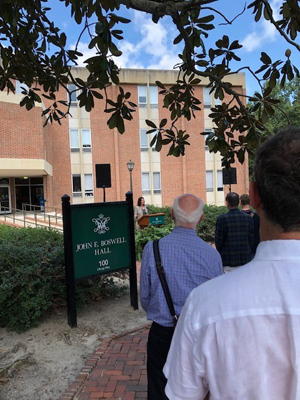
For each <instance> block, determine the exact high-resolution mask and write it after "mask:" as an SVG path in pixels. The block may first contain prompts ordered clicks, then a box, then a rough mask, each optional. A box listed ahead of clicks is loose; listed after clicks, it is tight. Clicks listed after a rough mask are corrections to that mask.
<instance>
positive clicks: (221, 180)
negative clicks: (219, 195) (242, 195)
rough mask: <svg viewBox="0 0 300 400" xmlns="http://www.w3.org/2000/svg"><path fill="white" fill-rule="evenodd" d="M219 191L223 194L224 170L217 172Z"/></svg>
mask: <svg viewBox="0 0 300 400" xmlns="http://www.w3.org/2000/svg"><path fill="white" fill-rule="evenodd" d="M217 185H218V186H217V190H218V192H223V190H224V188H223V173H222V170H218V171H217Z"/></svg>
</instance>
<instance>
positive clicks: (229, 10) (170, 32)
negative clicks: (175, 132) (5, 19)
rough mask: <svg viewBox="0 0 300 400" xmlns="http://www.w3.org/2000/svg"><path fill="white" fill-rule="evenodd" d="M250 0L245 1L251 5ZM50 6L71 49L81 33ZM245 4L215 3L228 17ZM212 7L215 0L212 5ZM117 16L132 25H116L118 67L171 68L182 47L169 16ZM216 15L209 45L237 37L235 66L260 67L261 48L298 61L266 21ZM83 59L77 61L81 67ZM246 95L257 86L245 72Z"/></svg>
mask: <svg viewBox="0 0 300 400" xmlns="http://www.w3.org/2000/svg"><path fill="white" fill-rule="evenodd" d="M250 3H251V1H248V4H250ZM48 4H49V6H50V7H51V8H52V12H51V14H52V18H53V19H54V20H55V22H56V23H57V25H58V26H59V27H61V29H62V30H64V31H65V33H66V34H67V37H68V47H69V48H74V45H75V43H76V41H77V38H78V35H79V33H80V28H79V27H78V26H77V25H76V23H75V22H74V21H72V19H71V17H70V10H69V9H66V8H65V7H64V6H63V5H62V4H61V3H60V2H59V1H58V0H49V2H48ZM245 4H246V3H245V2H243V1H240V0H220V1H218V2H216V3H215V5H216V7H218V9H219V10H220V11H221V12H223V13H224V15H226V17H227V18H228V19H229V20H231V19H233V18H234V17H235V16H236V15H237V14H239V13H240V12H241V11H242V10H243V8H244V5H245ZM271 4H272V5H273V6H274V9H275V10H277V12H278V11H279V6H280V5H281V4H282V1H281V0H272V1H271ZM211 6H212V7H213V6H214V3H212V4H211ZM116 14H118V15H122V16H124V17H127V18H129V19H131V20H132V23H131V24H119V25H120V28H119V27H117V28H116V29H121V30H123V31H124V40H123V41H119V42H118V44H117V45H118V47H119V49H120V50H121V51H122V52H123V54H122V56H121V57H118V58H117V59H116V63H117V64H118V66H119V67H123V68H155V69H173V66H174V65H175V64H176V63H177V62H178V61H179V59H178V56H177V54H178V53H179V52H180V50H181V47H180V45H179V47H176V46H173V45H172V41H173V39H174V38H175V37H176V36H177V34H178V33H177V31H176V29H175V27H174V26H173V24H172V22H171V20H170V19H169V18H164V19H162V20H160V21H159V22H158V23H157V24H154V23H153V22H152V21H151V17H150V16H149V15H146V14H144V13H141V12H136V11H129V10H127V9H125V8H122V9H121V10H120V11H119V12H116ZM220 22H224V21H221V20H220V19H219V18H217V19H215V22H214V24H215V26H216V29H215V31H213V32H212V31H210V32H211V33H210V37H209V44H208V48H209V47H210V46H212V45H214V42H215V41H216V40H217V39H219V38H221V37H222V36H223V35H227V36H229V38H230V41H233V40H236V39H238V40H239V41H240V43H241V44H242V45H243V48H242V49H241V50H239V51H238V56H239V57H240V58H241V59H242V62H240V63H236V64H235V68H240V67H242V66H245V65H248V66H250V67H251V68H252V69H253V70H254V71H255V70H256V69H258V68H259V66H260V61H259V58H260V54H261V52H262V51H265V52H267V53H268V55H269V56H270V57H271V59H272V61H275V60H278V59H284V58H285V57H284V53H285V50H286V49H287V48H290V49H291V50H292V57H291V58H292V62H294V63H295V64H296V65H297V63H298V64H299V55H298V54H296V49H295V50H293V48H292V47H291V46H290V45H288V44H287V43H286V42H285V41H284V39H283V38H281V36H280V35H279V34H278V33H277V32H276V30H275V28H274V27H273V26H272V25H271V24H270V23H269V22H268V21H265V20H261V21H260V22H259V23H255V21H254V18H253V15H252V13H251V11H250V10H246V11H245V12H244V13H243V14H242V15H241V16H240V17H238V18H237V19H236V20H235V21H234V23H233V25H219V23H220ZM87 43H88V40H87V38H86V37H84V36H83V37H82V38H81V42H80V46H79V51H81V52H82V53H84V58H83V59H85V58H87V57H89V56H92V55H93V51H92V50H89V49H88V45H87ZM82 61H83V60H80V64H79V65H81V66H83V65H84V64H83V63H82ZM246 82H247V94H248V95H252V94H253V93H254V91H255V90H257V89H258V85H257V83H256V81H255V79H254V78H253V77H252V76H251V74H250V73H248V72H246Z"/></svg>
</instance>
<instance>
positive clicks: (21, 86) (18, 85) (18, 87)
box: [16, 80, 29, 94]
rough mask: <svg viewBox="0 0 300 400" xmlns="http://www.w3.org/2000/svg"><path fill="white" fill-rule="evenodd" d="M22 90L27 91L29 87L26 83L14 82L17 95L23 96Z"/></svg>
mask: <svg viewBox="0 0 300 400" xmlns="http://www.w3.org/2000/svg"><path fill="white" fill-rule="evenodd" d="M23 89H26V90H29V87H28V86H27V85H26V83H21V82H20V81H17V80H16V92H17V94H23V93H22V91H23Z"/></svg>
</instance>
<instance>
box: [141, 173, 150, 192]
mask: <svg viewBox="0 0 300 400" xmlns="http://www.w3.org/2000/svg"><path fill="white" fill-rule="evenodd" d="M142 192H143V194H150V192H151V186H150V174H149V172H142Z"/></svg>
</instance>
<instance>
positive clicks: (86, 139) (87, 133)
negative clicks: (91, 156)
mask: <svg viewBox="0 0 300 400" xmlns="http://www.w3.org/2000/svg"><path fill="white" fill-rule="evenodd" d="M81 139H82V148H83V151H91V147H92V142H91V130H90V129H82V130H81Z"/></svg>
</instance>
